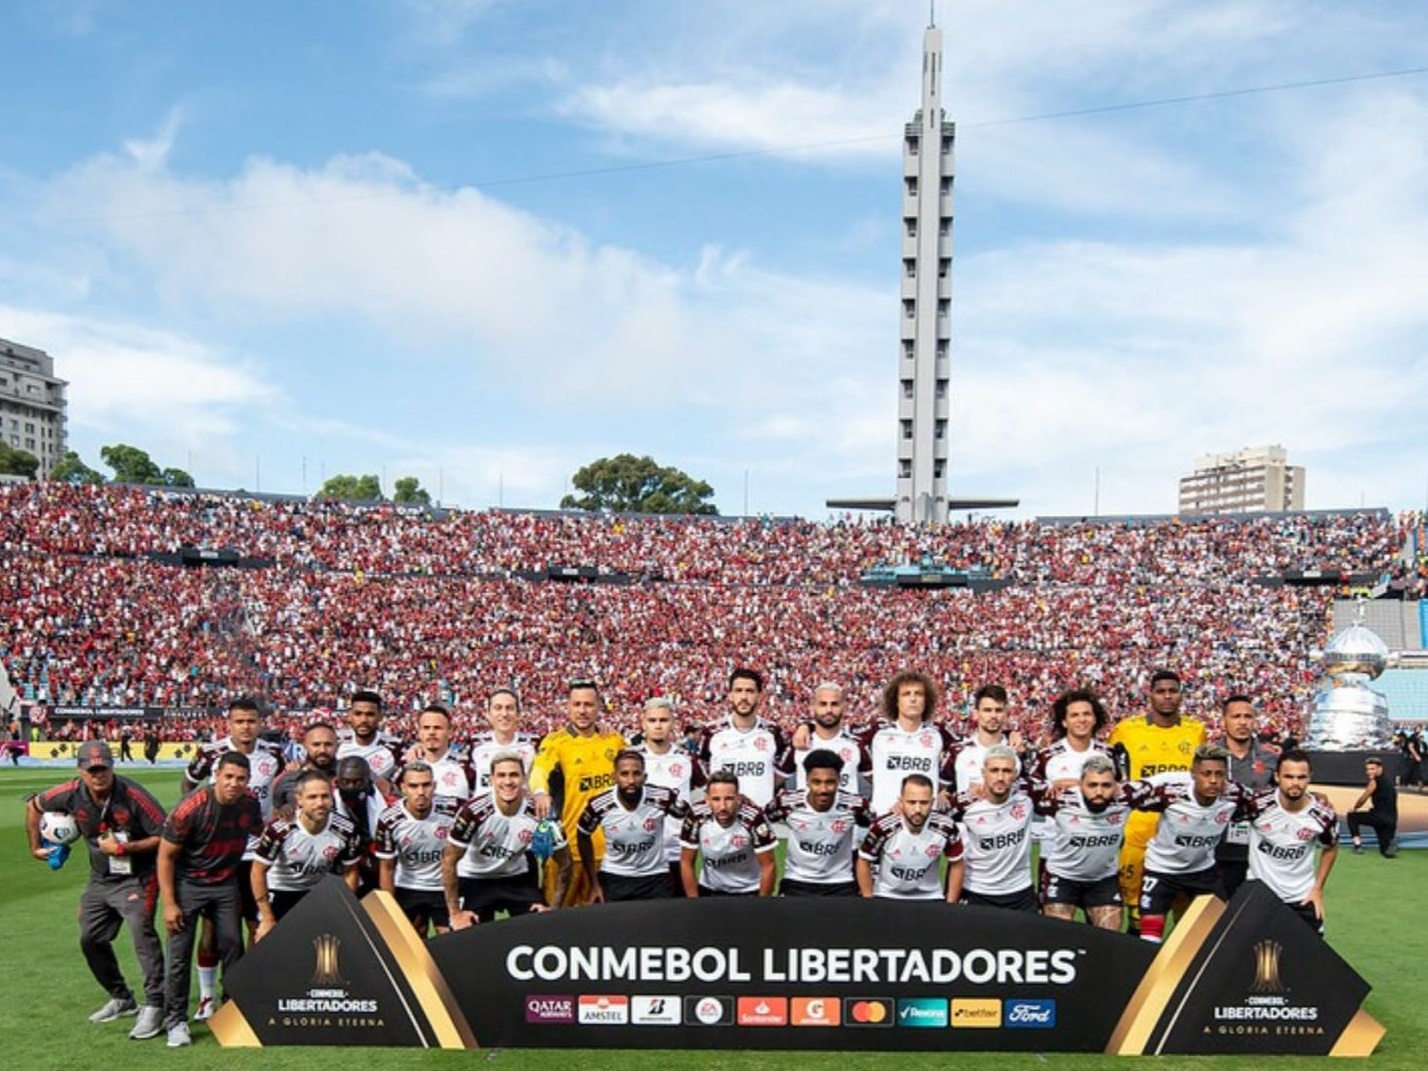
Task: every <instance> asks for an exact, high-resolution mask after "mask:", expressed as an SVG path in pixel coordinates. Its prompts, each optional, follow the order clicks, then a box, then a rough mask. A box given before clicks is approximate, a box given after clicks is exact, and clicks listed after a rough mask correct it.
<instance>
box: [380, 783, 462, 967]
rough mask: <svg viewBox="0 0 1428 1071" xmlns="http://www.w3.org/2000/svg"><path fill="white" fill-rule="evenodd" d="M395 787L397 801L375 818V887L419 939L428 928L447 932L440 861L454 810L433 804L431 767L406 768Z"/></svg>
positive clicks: (453, 806) (450, 802)
mask: <svg viewBox="0 0 1428 1071" xmlns="http://www.w3.org/2000/svg"><path fill="white" fill-rule="evenodd" d="M488 773H489V767H488ZM397 787H398V788H400V789H401V792H402V798H401V800H400V802H397V803H394V804H392V805H391V806H390V807H388V808H387V809H386V810H385V811H383V812H382V814H381V817H380V818H378V819H377V835H376V841H377V846H376V852H375V854H376V857H377V877H378V885H379V887H380V888H381V889H382V890H384V891H385V892H388V893H390V894H391V895H392V896H393V897H395V898H396V901H397V904H398V905H399V906H400V907H401V909H402V911H403V913H405V914H406V916H407V919H408V921H410V922H411V924H412V927H413V928H414V929H415V930H416V932H417V933H419V934H421V936H422V938H423V939H425V938H426V936H427V930H428V928H431V929H435V931H436V932H437V933H446V932H447V931H448V930H450V929H451V916H450V915H449V914H448V913H447V910H446V894H445V892H444V890H443V888H442V884H441V856H442V853H443V852H445V850H446V844H447V840H448V837H449V836H450V833H451V825H452V823H453V822H454V821H455V820H456V813H457V811H458V810H460V807H459V806H458V804H457V803H456V801H455V800H450V799H444V800H441V801H440V803H439V804H438V801H437V799H436V795H435V791H434V788H435V782H434V781H433V780H432V774H431V767H430V766H428V765H427V764H426V763H424V762H409V763H407V765H406V766H405V767H404V768H403V769H402V774H401V777H400V778H399V779H398V781H397ZM483 795H484V793H483Z"/></svg>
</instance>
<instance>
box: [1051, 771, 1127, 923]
mask: <svg viewBox="0 0 1428 1071" xmlns="http://www.w3.org/2000/svg"><path fill="white" fill-rule="evenodd" d="M1058 780H1060V781H1063V782H1064V780H1065V779H1064V778H1059V779H1058ZM1042 783H1045V782H1042ZM1120 795H1121V793H1120V784H1119V783H1118V782H1117V780H1116V764H1115V762H1113V761H1112V760H1111V757H1110V755H1109V754H1106V753H1102V754H1093V755H1089V756H1087V757H1086V758H1085V760H1084V761H1083V762H1081V764H1080V775H1079V776H1078V777H1077V779H1076V783H1075V787H1073V788H1066V789H1062V790H1061V791H1060V792H1056V791H1055V790H1054V789H1053V790H1052V794H1051V795H1049V796H1047V797H1046V798H1044V799H1043V800H1042V801H1041V803H1040V804H1039V805H1038V807H1037V810H1038V813H1041V814H1045V815H1049V816H1050V819H1049V824H1050V828H1049V829H1048V831H1047V833H1046V835H1045V836H1044V837H1043V838H1042V842H1041V904H1042V911H1043V913H1045V914H1046V915H1047V916H1048V917H1050V918H1054V919H1065V920H1066V921H1067V922H1070V921H1071V920H1072V919H1074V918H1075V917H1076V909H1077V908H1078V907H1079V908H1080V909H1081V910H1082V911H1084V912H1085V914H1086V921H1087V922H1089V923H1091V925H1093V926H1095V927H1097V928H1098V929H1103V930H1119V929H1120V928H1121V886H1120V881H1119V878H1118V875H1119V874H1120V854H1121V844H1122V843H1123V842H1124V840H1125V832H1126V817H1127V816H1128V815H1129V814H1130V807H1129V806H1128V805H1127V804H1126V803H1125V802H1124V801H1123V800H1122V799H1121V798H1120Z"/></svg>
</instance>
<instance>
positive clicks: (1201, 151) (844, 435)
mask: <svg viewBox="0 0 1428 1071" xmlns="http://www.w3.org/2000/svg"><path fill="white" fill-rule="evenodd" d="M936 17H937V22H938V25H939V26H940V27H941V28H942V30H943V33H944V37H945V55H944V70H945V78H944V85H943V103H944V106H945V108H946V110H947V113H948V117H949V118H951V119H952V120H954V121H955V122H956V123H957V124H958V129H957V149H956V152H957V175H956V193H955V203H956V208H955V211H956V224H955V228H956V229H955V237H954V241H955V261H954V266H953V287H954V299H953V306H952V308H953V346H952V354H953V365H952V367H953V372H952V391H953V402H952V424H953V427H952V462H951V466H950V470H949V471H950V482H951V491H952V493H953V495H955V496H963V497H967V496H988V495H992V496H1012V497H1018V498H1020V500H1021V503H1022V505H1021V508H1020V509H1019V510H1017V511H1014V512H1013V513H1011V514H1010V515H1011V516H1035V515H1048V514H1089V513H1092V512H1093V511H1096V510H1099V512H1101V513H1112V514H1114V513H1167V512H1173V511H1174V509H1175V501H1176V499H1175V495H1176V481H1177V479H1178V478H1179V477H1180V476H1182V475H1185V474H1187V473H1188V472H1189V471H1190V470H1191V469H1192V467H1193V463H1194V461H1195V459H1197V458H1198V457H1200V456H1202V455H1204V454H1208V453H1215V452H1223V451H1229V450H1235V449H1239V448H1242V447H1246V446H1252V445H1262V444H1268V443H1277V444H1281V445H1283V446H1284V447H1285V448H1286V449H1287V450H1288V451H1289V456H1290V461H1291V463H1293V464H1299V465H1303V466H1305V468H1306V469H1307V478H1306V485H1307V501H1306V505H1307V506H1308V507H1309V508H1313V509H1329V508H1347V507H1357V506H1360V505H1364V504H1367V505H1369V506H1387V507H1389V508H1391V509H1401V508H1409V507H1414V508H1420V507H1422V505H1423V504H1424V502H1425V498H1428V449H1425V447H1428V434H1425V432H1424V430H1423V429H1424V427H1425V424H1424V420H1423V418H1422V415H1421V414H1422V411H1423V404H1424V399H1425V398H1428V136H1425V131H1428V46H1425V42H1428V6H1425V5H1420V4H1404V3H1402V2H1401V0H1360V2H1356V3H1353V4H1344V3H1342V2H1340V0H1293V2H1291V0H1198V2H1196V3H1193V4H1187V3H1184V2H1183V0H1096V3H1095V4H1089V5H1088V4H1086V3H1085V2H1084V0H941V2H940V3H939V4H938V6H937V15H936ZM927 21H928V5H927V3H926V2H925V0H779V2H777V3H769V2H761V0H697V2H696V0H685V2H679V3H671V2H669V0H622V2H619V3H577V2H573V0H566V2H560V0H343V2H338V0H313V2H310V3H302V4H293V3H290V2H287V0H248V2H245V3H243V4H174V3H171V2H168V0H129V2H123V3H120V2H118V0H9V2H7V3H5V4H3V5H0V62H3V69H4V71H5V76H4V78H3V79H0V337H3V338H7V339H11V340H14V341H18V342H22V343H25V344H27V345H31V346H37V347H39V348H41V349H44V350H46V351H48V352H49V353H50V354H51V355H52V356H53V357H54V358H55V361H56V366H57V374H59V375H60V376H62V377H63V378H65V379H67V380H68V381H69V383H70V387H69V434H70V445H71V447H72V448H74V449H77V450H78V451H79V452H80V454H81V456H82V457H83V458H84V459H85V460H86V461H87V462H89V463H90V464H91V465H94V466H95V467H100V464H99V456H98V455H99V450H100V448H101V447H102V446H104V445H106V444H110V443H116V442H127V443H131V444H134V445H137V446H140V447H141V448H143V449H146V450H148V451H149V452H150V454H152V455H153V457H154V459H155V460H156V461H157V462H158V463H159V464H160V465H161V466H176V467H179V468H184V469H187V470H188V471H190V472H191V473H192V474H193V475H194V477H195V479H196V480H197V482H198V483H199V485H200V486H209V487H228V488H234V487H242V488H246V489H248V490H262V491H282V492H292V493H306V494H311V493H312V492H313V491H315V490H316V489H317V487H318V486H320V485H321V483H322V482H323V480H324V479H325V478H326V477H330V476H333V475H336V474H338V473H374V474H377V475H379V476H380V477H382V479H383V485H384V488H386V489H387V490H388V491H389V492H390V488H391V485H392V483H393V482H394V481H395V480H396V479H397V478H398V477H401V476H406V475H412V476H416V477H417V478H418V479H419V480H420V481H421V482H422V484H423V485H424V486H425V487H426V488H428V489H429V490H430V491H431V492H432V494H433V496H434V497H439V498H440V500H441V501H442V502H444V503H447V504H454V505H460V506H463V507H467V508H486V507H490V506H497V505H501V506H505V507H506V508H552V507H554V506H555V505H556V504H557V503H558V501H559V499H560V497H561V496H562V494H564V493H565V492H566V491H567V490H569V481H570V478H571V476H572V475H573V473H574V472H575V471H576V470H577V469H578V468H580V466H582V465H583V464H585V463H587V462H589V461H591V460H593V459H595V458H599V457H603V456H608V455H612V454H617V453H625V452H628V453H634V454H638V455H644V454H649V455H651V456H653V457H655V458H656V459H657V460H658V461H659V462H660V463H662V464H666V465H673V466H676V467H678V468H681V469H683V470H685V471H687V472H689V473H691V474H693V475H694V476H696V477H699V478H702V479H706V480H708V481H709V482H710V483H711V484H712V485H713V486H714V488H715V491H716V497H715V501H716V503H717V505H718V506H719V508H720V510H721V512H724V513H743V512H745V511H746V508H747V510H748V511H750V512H753V513H773V514H797V515H801V516H805V517H810V518H814V519H823V518H825V517H827V516H828V511H827V509H826V508H825V506H824V502H825V500H826V499H827V498H830V497H857V496H864V497H866V496H880V495H882V496H890V495H891V494H892V490H893V483H894V476H895V469H896V466H895V460H894V456H895V455H894V432H895V428H896V415H895V414H896V391H897V375H896V362H897V355H898V341H897V340H898V329H899V321H898V285H899V275H900V260H899V257H900V253H899V248H900V243H899V235H900V199H901V174H902V164H901V158H900V151H901V132H902V124H903V123H905V122H906V121H908V120H909V119H910V117H911V115H912V113H913V111H914V110H915V109H916V108H917V106H918V95H919V84H920V70H921V48H922V39H923V31H924V29H925V27H926V25H927ZM1395 72H1409V73H1395ZM1368 76H1373V77H1368ZM1309 83H1317V84H1309ZM1270 87H1292V88H1277V89H1271V88H1270ZM1257 90H1267V91H1264V92H1258V91H1257ZM1185 98H1198V99H1185ZM1166 101H1175V102H1174V103H1160V104H1156V103H1154V102H1166Z"/></svg>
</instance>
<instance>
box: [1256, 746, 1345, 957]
mask: <svg viewBox="0 0 1428 1071" xmlns="http://www.w3.org/2000/svg"><path fill="white" fill-rule="evenodd" d="M1311 773H1312V771H1311V770H1310V767H1309V756H1308V755H1306V754H1305V753H1304V752H1302V751H1298V750H1295V751H1286V752H1284V754H1282V755H1280V756H1279V762H1278V765H1277V768H1276V770H1275V774H1274V781H1275V785H1276V788H1275V789H1274V790H1273V791H1269V792H1261V793H1260V794H1258V795H1257V796H1255V798H1254V799H1253V800H1251V801H1250V804H1249V809H1250V814H1251V816H1252V817H1251V820H1250V842H1249V869H1250V879H1251V880H1253V881H1262V882H1264V884H1265V886H1266V887H1267V888H1268V889H1269V890H1270V891H1271V892H1272V893H1274V895H1275V896H1277V897H1279V898H1280V899H1281V900H1283V901H1284V902H1285V903H1286V904H1288V905H1289V907H1290V909H1291V910H1292V911H1293V912H1294V913H1295V914H1296V915H1298V916H1299V917H1300V918H1302V919H1303V920H1304V921H1305V922H1307V923H1308V924H1309V925H1310V926H1312V927H1313V928H1314V931H1315V932H1316V933H1318V934H1320V935H1322V934H1323V933H1324V885H1325V883H1326V882H1327V881H1328V880H1329V871H1331V870H1332V869H1334V861H1335V860H1336V859H1337V858H1338V855H1339V816H1338V815H1337V814H1335V813H1334V806H1333V804H1331V803H1330V802H1329V801H1328V799H1327V798H1325V797H1324V796H1321V795H1319V793H1317V792H1310V791H1309V780H1310V776H1311ZM1316 846H1317V847H1318V848H1319V852H1318V859H1317V860H1316V859H1315V851H1314V849H1315V847H1316Z"/></svg>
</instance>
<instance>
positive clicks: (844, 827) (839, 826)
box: [828, 818, 848, 837]
mask: <svg viewBox="0 0 1428 1071" xmlns="http://www.w3.org/2000/svg"><path fill="white" fill-rule="evenodd" d="M828 831H829V832H830V833H837V834H838V835H839V836H840V837H841V836H842V835H843V834H844V833H846V832H848V820H847V819H846V818H837V819H834V820H833V821H832V822H831V823H829V826H828Z"/></svg>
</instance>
